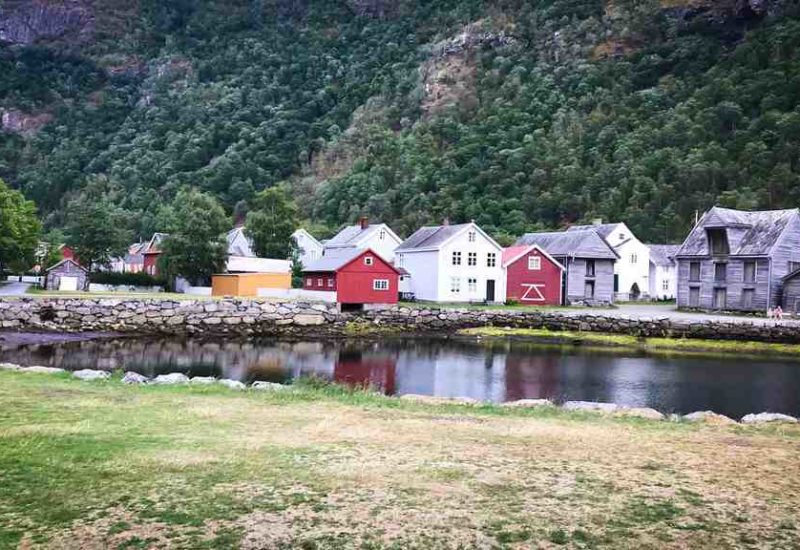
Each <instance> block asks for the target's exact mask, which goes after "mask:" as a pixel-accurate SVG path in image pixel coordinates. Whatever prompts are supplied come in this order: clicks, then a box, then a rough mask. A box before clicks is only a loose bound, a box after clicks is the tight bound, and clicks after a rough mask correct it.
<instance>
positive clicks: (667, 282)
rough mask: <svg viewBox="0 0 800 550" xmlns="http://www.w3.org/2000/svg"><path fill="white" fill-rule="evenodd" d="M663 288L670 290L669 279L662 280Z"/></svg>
mask: <svg viewBox="0 0 800 550" xmlns="http://www.w3.org/2000/svg"><path fill="white" fill-rule="evenodd" d="M661 290H669V279H664V280H663V281H661Z"/></svg>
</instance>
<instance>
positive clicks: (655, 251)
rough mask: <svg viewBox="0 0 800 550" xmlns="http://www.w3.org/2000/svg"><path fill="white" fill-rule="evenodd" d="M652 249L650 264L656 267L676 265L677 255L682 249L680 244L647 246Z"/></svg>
mask: <svg viewBox="0 0 800 550" xmlns="http://www.w3.org/2000/svg"><path fill="white" fill-rule="evenodd" d="M645 246H646V247H647V248H649V249H650V262H651V263H653V264H655V265H672V264H673V263H675V254H676V253H677V252H678V249H679V248H680V247H681V245H679V244H647V245H645Z"/></svg>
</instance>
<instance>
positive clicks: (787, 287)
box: [782, 269, 800, 315]
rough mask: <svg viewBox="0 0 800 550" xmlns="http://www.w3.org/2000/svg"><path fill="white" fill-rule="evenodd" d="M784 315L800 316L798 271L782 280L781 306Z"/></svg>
mask: <svg viewBox="0 0 800 550" xmlns="http://www.w3.org/2000/svg"><path fill="white" fill-rule="evenodd" d="M782 309H783V311H784V312H786V313H793V314H795V315H797V314H800V269H795V270H794V271H792V272H791V273H789V274H788V275H787V276H786V277H784V278H783V306H782Z"/></svg>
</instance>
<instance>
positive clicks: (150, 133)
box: [0, 0, 800, 242]
mask: <svg viewBox="0 0 800 550" xmlns="http://www.w3.org/2000/svg"><path fill="white" fill-rule="evenodd" d="M92 6H93V9H94V10H100V12H98V13H95V14H94V25H95V27H96V28H94V33H93V34H92V35H91V38H90V39H89V40H85V39H84V40H82V41H81V40H74V41H72V42H69V41H67V42H65V41H64V40H61V41H59V40H58V39H54V40H50V41H42V42H37V43H33V44H26V45H19V44H18V45H8V44H7V45H5V46H0V74H2V75H3V78H2V79H0V109H5V110H6V111H12V110H13V111H14V112H20V113H24V114H26V115H27V116H30V117H34V116H40V117H42V119H41V120H42V125H41V127H40V128H37V129H36V130H35V131H27V132H15V131H6V132H0V177H1V178H3V179H5V180H6V181H7V182H8V183H9V184H11V185H12V186H14V187H17V188H19V189H21V190H22V191H23V192H24V193H25V195H26V196H27V198H29V199H32V200H33V201H35V202H36V204H37V205H38V207H39V209H40V212H41V213H42V215H43V217H44V220H45V224H46V226H47V227H49V228H55V227H63V226H65V225H67V223H68V220H67V219H65V218H66V217H68V212H69V209H68V208H67V205H68V204H70V203H71V202H72V203H73V204H75V203H74V202H73V201H75V200H76V199H77V201H78V202H80V201H81V199H82V193H84V192H85V191H84V190H85V189H93V190H96V189H98V188H102V189H104V193H105V194H106V196H105V199H104V200H108V201H110V202H111V203H113V204H115V205H116V206H117V207H119V209H120V211H121V212H123V213H125V216H126V217H127V223H128V224H129V225H130V229H131V230H132V231H133V234H138V235H141V236H144V237H147V236H149V234H150V233H152V232H153V231H156V230H159V229H160V226H161V224H162V221H161V218H160V216H161V215H162V214H160V211H161V210H162V205H163V204H164V203H167V202H169V201H171V200H172V199H173V198H174V197H175V195H176V194H177V193H178V190H179V189H181V188H182V187H183V186H186V185H190V186H194V187H197V188H200V189H201V190H204V191H208V192H210V193H212V194H213V195H215V196H217V197H218V198H219V199H220V200H221V201H222V203H223V204H224V205H225V207H226V209H227V210H228V213H229V214H231V216H234V215H236V216H242V215H243V214H244V212H246V211H247V209H248V205H249V204H251V203H252V202H253V201H254V199H255V197H256V194H257V193H258V192H259V191H261V190H263V189H265V188H269V187H273V186H276V185H281V186H285V187H286V188H287V189H289V190H291V193H292V195H293V197H294V198H295V201H296V202H297V205H298V207H299V208H300V212H301V214H302V215H303V217H305V218H306V219H307V220H308V221H309V222H310V223H313V224H316V226H317V227H320V228H321V229H322V231H323V232H324V231H325V228H327V230H328V231H330V230H333V229H335V228H336V227H338V226H339V225H341V224H342V223H345V222H350V221H353V220H354V219H355V218H356V217H357V216H358V215H361V214H367V215H369V216H371V217H372V218H373V219H379V220H381V221H385V222H388V223H390V224H392V225H393V226H394V227H395V228H396V230H397V231H398V232H399V233H401V234H408V233H410V232H411V231H412V230H413V229H415V228H416V227H417V226H419V225H421V224H423V223H430V222H434V221H438V220H440V219H441V218H443V217H445V216H446V217H449V218H450V219H451V220H458V221H461V220H468V219H474V220H476V221H477V222H478V223H480V224H482V225H484V226H485V227H486V228H487V229H488V230H490V231H492V232H495V233H496V234H498V235H501V236H502V235H504V234H505V235H507V236H512V235H517V234H519V233H521V232H523V231H527V230H534V229H544V228H558V227H563V226H565V225H568V224H570V223H574V222H578V221H586V220H589V219H592V218H596V217H602V218H605V219H606V220H614V221H617V220H622V221H625V222H627V223H628V224H629V225H630V226H631V228H632V229H633V230H634V231H635V232H637V233H638V234H639V235H640V236H641V238H643V239H645V240H651V241H654V242H668V241H676V240H681V239H682V238H683V236H684V235H685V233H686V231H687V229H688V228H689V227H690V226H691V223H692V221H693V220H694V215H695V212H696V211H698V210H699V211H702V210H704V209H707V208H708V207H710V206H712V205H714V204H721V205H725V206H732V207H742V208H780V207H794V206H798V205H800V8H798V2H797V1H792V0H785V1H783V2H777V1H774V2H746V1H736V0H729V1H715V2H711V1H708V2H703V1H700V0H692V1H689V0H685V1H678V0H662V1H660V2H659V1H656V0H642V1H634V0H616V1H615V2H613V3H611V2H604V1H602V0H496V1H489V0H486V1H482V0H438V1H433V0H418V1H411V0H406V1H398V2H388V1H387V0H350V1H348V0H341V1H330V0H305V1H303V0H271V1H270V0H248V1H245V0H237V1H233V2H228V1H226V2H220V1H218V0H216V1H214V0H180V1H177V2H169V3H167V2H160V1H158V0H140V1H139V2H138V3H133V4H130V5H128V7H127V8H126V10H128V11H127V12H126V14H127V15H126V18H125V20H126V21H128V22H127V23H126V24H121V23H120V22H119V21H118V20H117V19H116V18H115V17H114V10H118V9H121V8H120V7H118V6H116V5H115V2H114V1H113V0H103V1H98V2H94V3H93V4H92ZM2 9H3V3H2V0H0V10H2ZM8 9H10V8H6V10H8ZM103 10H106V12H107V13H103ZM0 17H2V11H0ZM65 40H66V39H65ZM92 192H96V191H92ZM86 193H88V191H86ZM86 200H90V199H89V196H88V194H87V197H86Z"/></svg>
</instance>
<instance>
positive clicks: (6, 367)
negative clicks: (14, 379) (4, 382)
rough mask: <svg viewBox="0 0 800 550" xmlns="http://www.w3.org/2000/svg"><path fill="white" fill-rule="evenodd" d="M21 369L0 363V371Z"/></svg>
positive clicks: (17, 366)
mask: <svg viewBox="0 0 800 550" xmlns="http://www.w3.org/2000/svg"><path fill="white" fill-rule="evenodd" d="M21 368H22V367H20V366H19V365H15V364H14V363H0V370H20V369H21Z"/></svg>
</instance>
